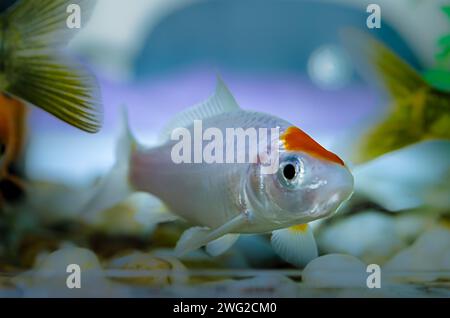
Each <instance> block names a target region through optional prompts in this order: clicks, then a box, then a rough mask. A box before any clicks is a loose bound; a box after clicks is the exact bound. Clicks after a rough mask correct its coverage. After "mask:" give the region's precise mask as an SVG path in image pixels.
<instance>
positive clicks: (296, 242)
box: [271, 224, 318, 267]
mask: <svg viewBox="0 0 450 318" xmlns="http://www.w3.org/2000/svg"><path fill="white" fill-rule="evenodd" d="M271 243H272V247H273V249H274V250H275V252H276V253H277V254H278V255H279V256H280V257H281V258H282V259H284V260H285V261H286V262H288V263H291V264H293V265H295V266H297V267H304V266H305V265H306V264H308V263H309V262H310V261H311V260H313V259H315V258H317V256H318V251H317V245H316V240H315V239H314V234H313V232H312V230H311V228H310V227H309V226H308V224H302V225H297V226H293V227H290V228H287V229H282V230H277V231H274V232H272V239H271Z"/></svg>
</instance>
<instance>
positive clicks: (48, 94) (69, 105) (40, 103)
mask: <svg viewBox="0 0 450 318" xmlns="http://www.w3.org/2000/svg"><path fill="white" fill-rule="evenodd" d="M95 2H96V1H95V0H40V1H36V0H22V1H19V2H18V3H17V5H14V6H13V7H11V8H10V9H9V10H8V11H6V12H5V13H4V14H2V15H1V16H0V90H2V91H5V92H7V93H9V94H11V95H13V96H15V97H16V98H18V99H21V100H24V101H26V102H28V103H30V104H33V105H35V106H37V107H39V108H42V109H44V110H45V111H47V112H49V113H50V114H52V115H54V116H56V117H57V118H59V119H61V120H63V121H65V122H67V123H68V124H70V125H72V126H75V127H77V128H79V129H82V130H84V131H87V132H90V133H95V132H97V131H98V130H99V129H100V127H101V117H102V116H101V113H102V111H101V103H100V93H99V88H98V84H97V82H96V80H95V78H94V77H93V76H92V75H91V74H90V73H89V72H88V71H87V70H85V68H84V67H83V66H82V65H81V64H79V63H76V62H74V61H69V60H68V59H67V58H66V57H65V56H64V55H63V54H62V53H61V48H62V47H63V46H65V45H66V44H67V43H68V42H69V40H70V39H71V38H72V37H73V36H74V35H75V34H76V32H77V30H78V29H77V28H76V27H75V28H71V25H70V24H69V22H70V21H71V19H75V18H76V17H75V16H74V14H77V12H78V13H79V17H80V18H81V19H80V22H81V23H83V24H81V25H80V27H82V26H83V25H84V23H86V21H87V20H88V18H89V15H90V12H91V9H92V7H93V6H94V5H95ZM74 6H75V9H74V10H75V11H72V10H71V8H74Z"/></svg>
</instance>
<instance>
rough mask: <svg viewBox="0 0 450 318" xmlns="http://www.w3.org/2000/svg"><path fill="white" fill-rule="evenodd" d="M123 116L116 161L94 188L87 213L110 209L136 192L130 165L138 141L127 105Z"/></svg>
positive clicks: (123, 109)
mask: <svg viewBox="0 0 450 318" xmlns="http://www.w3.org/2000/svg"><path fill="white" fill-rule="evenodd" d="M121 117H122V118H121V126H122V127H121V131H120V135H119V137H118V142H117V145H116V159H115V163H114V165H113V167H112V168H111V170H110V171H109V172H108V173H107V174H106V175H105V176H103V177H102V178H101V179H100V180H99V181H98V182H97V184H96V185H95V188H94V189H93V190H92V191H94V192H95V195H93V199H92V200H91V202H89V204H88V205H87V207H86V209H85V210H86V211H85V214H92V213H95V211H103V210H106V209H109V208H111V207H113V206H115V205H116V204H118V203H120V202H122V201H124V200H125V199H126V198H127V197H128V196H130V195H131V194H133V193H134V192H135V191H134V189H133V187H132V185H131V183H130V180H129V172H130V169H129V165H130V157H131V155H132V153H133V151H135V150H136V149H137V143H136V141H135V139H134V137H133V134H132V133H131V130H130V125H129V119H128V111H127V109H126V108H125V107H123V108H122V114H121Z"/></svg>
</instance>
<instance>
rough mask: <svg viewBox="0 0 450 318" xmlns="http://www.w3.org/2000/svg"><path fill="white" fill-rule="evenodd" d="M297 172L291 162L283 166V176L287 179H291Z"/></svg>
mask: <svg viewBox="0 0 450 318" xmlns="http://www.w3.org/2000/svg"><path fill="white" fill-rule="evenodd" d="M296 174H297V172H296V171H295V166H294V165H293V164H291V163H289V164H287V165H285V166H284V168H283V176H284V177H285V178H286V179H287V180H293V179H294V178H295V175H296Z"/></svg>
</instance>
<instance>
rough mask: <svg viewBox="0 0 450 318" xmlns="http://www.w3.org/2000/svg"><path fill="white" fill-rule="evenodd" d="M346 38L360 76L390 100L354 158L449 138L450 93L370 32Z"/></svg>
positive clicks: (352, 32)
mask: <svg viewBox="0 0 450 318" xmlns="http://www.w3.org/2000/svg"><path fill="white" fill-rule="evenodd" d="M342 38H343V41H344V43H345V44H346V47H347V48H348V51H349V53H350V54H351V55H352V60H353V61H354V62H355V66H356V67H357V68H358V70H359V72H360V73H361V74H362V75H363V76H364V77H365V78H366V79H367V81H368V82H369V83H372V84H374V85H375V86H377V87H378V88H381V89H382V91H384V92H386V93H387V94H388V95H389V97H390V107H389V108H388V110H387V114H386V115H385V116H384V118H380V120H379V122H378V123H375V124H374V126H373V127H371V128H370V129H369V131H367V133H365V134H363V138H362V139H361V140H360V142H359V143H358V145H357V147H356V149H354V150H353V151H352V152H353V153H352V154H350V157H351V159H353V162H354V163H363V162H365V161H368V160H371V159H374V158H376V157H379V156H381V155H384V154H386V153H388V152H392V151H394V150H398V149H401V148H403V147H406V146H409V145H411V144H414V143H417V142H420V141H423V140H429V139H450V129H448V127H449V123H450V120H449V118H450V117H449V115H448V114H449V113H450V93H449V92H444V91H442V90H439V89H438V88H435V87H432V86H430V84H429V83H428V82H427V81H426V80H425V79H424V77H422V75H421V74H420V73H419V72H418V71H417V70H415V69H414V68H413V67H412V66H410V65H409V64H408V63H407V62H406V61H404V60H402V59H401V58H400V57H399V56H398V55H396V54H395V53H394V52H393V51H392V50H391V49H389V48H388V47H387V46H385V45H384V44H383V43H381V42H379V41H378V40H376V39H375V38H373V37H371V36H370V35H369V34H367V33H364V32H361V31H358V30H354V29H347V30H345V31H343V32H342Z"/></svg>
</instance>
